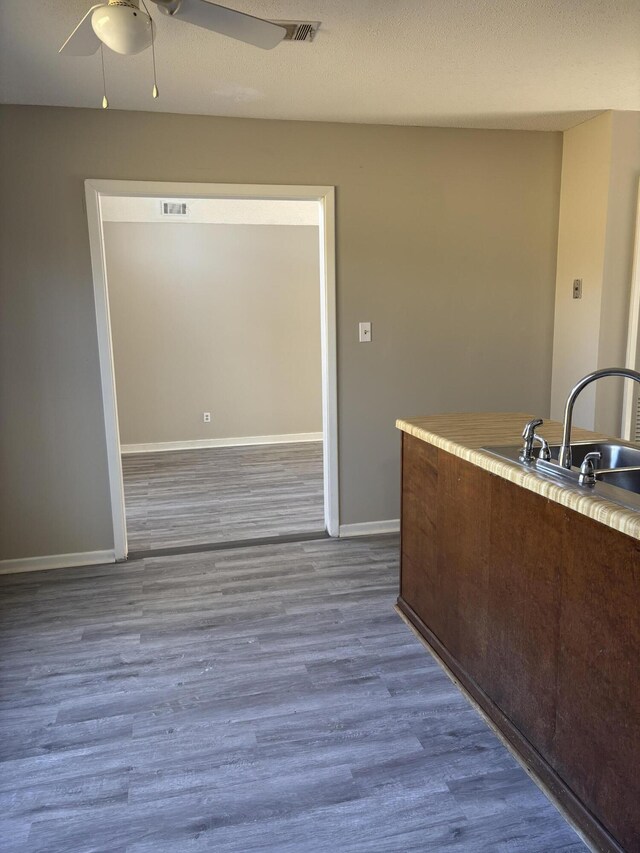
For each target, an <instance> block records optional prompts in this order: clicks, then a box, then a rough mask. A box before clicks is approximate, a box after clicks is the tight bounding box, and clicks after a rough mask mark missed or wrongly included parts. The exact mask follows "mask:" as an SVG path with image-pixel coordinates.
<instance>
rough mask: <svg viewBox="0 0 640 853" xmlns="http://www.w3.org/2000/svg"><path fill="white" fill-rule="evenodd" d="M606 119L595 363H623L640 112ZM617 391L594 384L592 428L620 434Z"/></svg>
mask: <svg viewBox="0 0 640 853" xmlns="http://www.w3.org/2000/svg"><path fill="white" fill-rule="evenodd" d="M611 123H612V127H611V169H610V173H609V205H608V216H607V234H606V254H605V261H604V274H603V295H602V314H601V319H600V334H599V336H598V337H599V340H598V344H599V350H598V367H612V366H619V365H624V364H625V361H626V356H627V338H628V335H629V305H630V301H631V275H632V268H633V248H634V243H635V228H636V217H637V205H638V182H639V181H640V112H628V113H622V112H614V113H613V114H612V116H611ZM622 396H623V382H622V381H620V380H615V379H609V380H601V381H600V383H599V386H598V387H597V388H596V427H597V428H598V429H599V430H601V431H602V432H606V433H610V434H613V435H620V433H621V426H622V423H621V412H622Z"/></svg>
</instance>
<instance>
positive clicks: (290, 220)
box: [85, 180, 338, 560]
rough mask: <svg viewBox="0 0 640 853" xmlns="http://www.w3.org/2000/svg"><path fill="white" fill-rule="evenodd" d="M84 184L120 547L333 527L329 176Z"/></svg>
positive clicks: (123, 550)
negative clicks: (322, 180)
mask: <svg viewBox="0 0 640 853" xmlns="http://www.w3.org/2000/svg"><path fill="white" fill-rule="evenodd" d="M85 192H86V200H87V215H88V222H89V235H90V245H91V257H92V268H93V279H94V293H95V303H96V319H97V327H98V342H99V353H100V368H101V377H102V392H103V403H104V413H105V434H106V442H107V448H106V449H107V458H108V471H109V487H110V494H111V504H112V517H113V533H114V551H115V558H116V560H122V559H125V558H126V557H127V555H128V553H129V552H130V551H131V553H134V552H135V553H136V554H138V555H139V554H140V553H145V552H151V551H154V552H157V551H159V550H160V551H162V550H167V549H168V550H171V549H180V548H185V549H187V550H193V549H194V548H196V547H199V546H203V547H205V546H206V547H211V546H215V543H225V542H227V543H228V542H229V541H242V540H257V539H262V540H264V539H269V538H270V537H279V536H295V535H300V536H304V535H314V534H316V535H317V534H318V533H319V532H320V531H326V532H327V533H328V534H329V535H331V536H336V535H338V466H337V400H336V396H337V395H336V357H335V347H336V345H335V272H334V270H335V259H334V245H335V239H334V205H333V188H332V187H297V186H262V185H260V186H246V185H240V186H236V185H216V184H165V183H149V182H137V181H136V182H133V181H102V180H88V181H86V182H85ZM325 535H326V534H325Z"/></svg>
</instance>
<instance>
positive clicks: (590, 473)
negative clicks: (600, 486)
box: [578, 450, 602, 486]
mask: <svg viewBox="0 0 640 853" xmlns="http://www.w3.org/2000/svg"><path fill="white" fill-rule="evenodd" d="M600 459H602V453H600V451H599V450H592V451H591V453H587V455H586V456H585V457H584V459H583V460H582V465H581V466H580V476H579V477H578V483H579V484H580V485H581V486H595V484H596V482H597V481H596V462H598V461H599V460H600Z"/></svg>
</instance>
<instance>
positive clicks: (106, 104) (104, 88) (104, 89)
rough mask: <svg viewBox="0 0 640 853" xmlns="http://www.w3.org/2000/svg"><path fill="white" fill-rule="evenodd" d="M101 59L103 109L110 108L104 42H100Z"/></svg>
mask: <svg viewBox="0 0 640 853" xmlns="http://www.w3.org/2000/svg"><path fill="white" fill-rule="evenodd" d="M100 60H101V62H102V92H103V95H102V109H103V110H107V109H109V100H108V98H107V78H106V76H105V73H104V50H103V49H102V42H100Z"/></svg>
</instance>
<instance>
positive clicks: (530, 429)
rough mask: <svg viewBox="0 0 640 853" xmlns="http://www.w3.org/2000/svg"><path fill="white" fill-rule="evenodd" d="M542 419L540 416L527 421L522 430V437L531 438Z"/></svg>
mask: <svg viewBox="0 0 640 853" xmlns="http://www.w3.org/2000/svg"><path fill="white" fill-rule="evenodd" d="M543 423H544V421H543V420H542V418H534V419H533V420H532V421H527V423H526V424H525V425H524V429H523V430H522V437H523V438H524V440H525V441H529V440H530V439H533V434H534V432H535V431H536V430H537V429H538V427H540V426H542V424H543Z"/></svg>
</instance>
